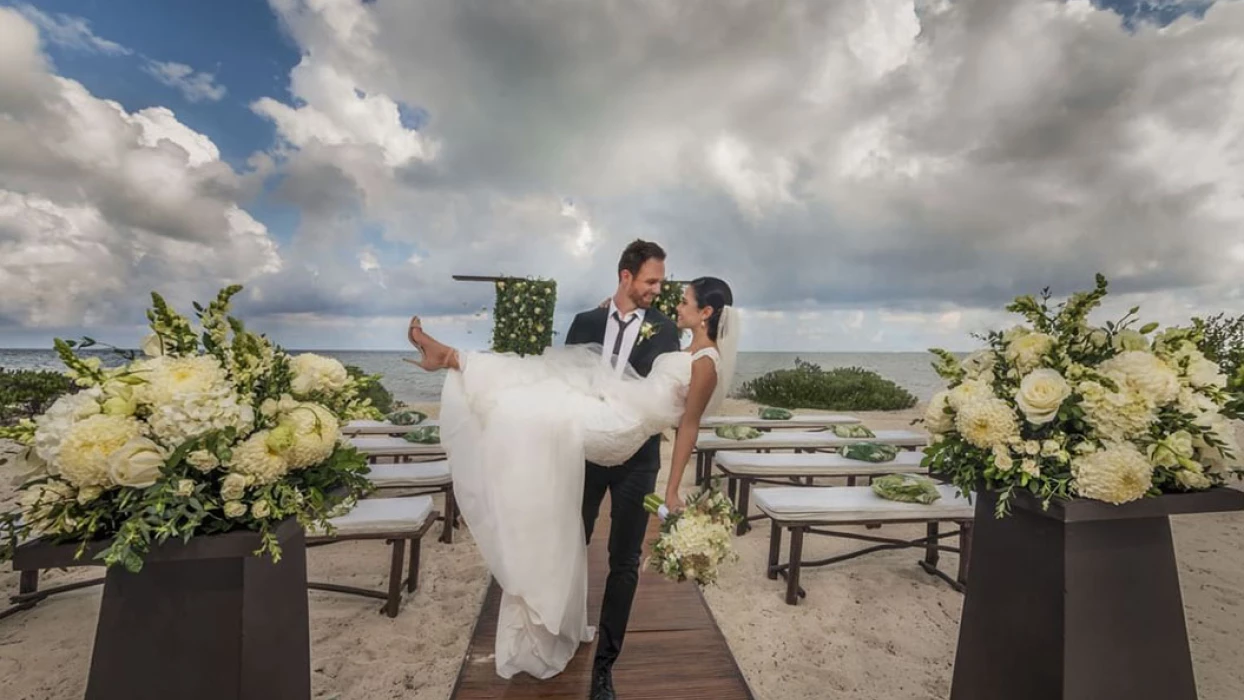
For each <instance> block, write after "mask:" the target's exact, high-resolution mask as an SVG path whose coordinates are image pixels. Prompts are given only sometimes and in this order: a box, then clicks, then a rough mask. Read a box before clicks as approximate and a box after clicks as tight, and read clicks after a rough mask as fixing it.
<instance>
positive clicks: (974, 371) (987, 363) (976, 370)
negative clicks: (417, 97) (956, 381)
mask: <svg viewBox="0 0 1244 700" xmlns="http://www.w3.org/2000/svg"><path fill="white" fill-rule="evenodd" d="M997 361H998V358H997V357H996V356H995V355H994V353H993V351H992V350H977V351H976V352H973V353H972V354H970V355H968V356H967V357H965V358H964V359H963V365H962V366H963V372H964V376H965V377H966V378H967V379H980V380H982V381H985V382H992V381H993V380H994V372H993V371H994V366H995V365H996V364H997Z"/></svg>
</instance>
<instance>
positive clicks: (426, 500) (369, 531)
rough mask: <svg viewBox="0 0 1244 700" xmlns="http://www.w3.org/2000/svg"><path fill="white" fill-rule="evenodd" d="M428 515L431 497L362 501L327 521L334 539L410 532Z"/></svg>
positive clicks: (367, 499)
mask: <svg viewBox="0 0 1244 700" xmlns="http://www.w3.org/2000/svg"><path fill="white" fill-rule="evenodd" d="M431 514H432V497H431V496H402V497H399V498H364V499H363V500H361V501H359V502H358V505H356V506H355V507H354V509H353V510H351V511H350V512H349V513H346V514H345V515H342V516H339V517H336V518H333V519H332V520H330V521H329V522H330V523H332V524H333V527H334V528H336V530H337V533H336V536H337V537H350V536H356V535H375V534H382V533H389V532H414V531H417V530H419V528H421V527H423V524H424V522H425V521H427V519H428V516H429V515H431ZM308 534H312V535H321V534H322V533H308Z"/></svg>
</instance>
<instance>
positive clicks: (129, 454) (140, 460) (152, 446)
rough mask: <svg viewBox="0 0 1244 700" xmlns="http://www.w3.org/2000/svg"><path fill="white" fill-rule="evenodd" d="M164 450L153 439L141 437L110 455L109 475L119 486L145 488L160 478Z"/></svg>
mask: <svg viewBox="0 0 1244 700" xmlns="http://www.w3.org/2000/svg"><path fill="white" fill-rule="evenodd" d="M164 459H165V457H164V451H163V450H162V449H160V446H159V445H157V444H156V443H155V442H153V441H152V440H150V439H148V438H145V437H139V438H134V439H132V440H130V441H129V442H127V443H125V445H124V446H122V447H121V449H119V450H117V451H115V452H113V453H112V454H110V455H109V456H108V476H109V478H111V479H112V482H113V483H114V484H116V485H118V486H132V487H134V488H139V489H145V488H147V487H148V486H150V485H152V484H154V483H155V482H156V479H158V478H160V468H161V467H163V466H164Z"/></svg>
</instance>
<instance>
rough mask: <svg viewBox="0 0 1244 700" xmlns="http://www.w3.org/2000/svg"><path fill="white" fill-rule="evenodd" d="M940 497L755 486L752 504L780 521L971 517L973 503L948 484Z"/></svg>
mask: <svg viewBox="0 0 1244 700" xmlns="http://www.w3.org/2000/svg"><path fill="white" fill-rule="evenodd" d="M937 490H938V491H940V492H941V494H942V497H941V498H940V499H939V500H937V501H936V502H934V503H932V504H930V505H924V504H921V503H903V502H900V501H888V500H886V499H884V498H881V497H880V496H878V495H877V494H875V493H873V490H872V487H870V486H781V487H776V488H762V489H756V491H755V492H754V495H753V499H754V500H755V503H756V507H757V508H759V509H760V511H761V512H762V513H764V514H765V515H767V516H769V517H770V518H772V519H774V520H777V521H781V522H800V523H824V524H827V525H829V524H849V523H861V522H895V523H901V522H924V521H926V520H943V519H945V520H971V519H972V515H973V513H974V512H975V506H974V505H973V504H972V503H968V500H967V498H965V497H963V496H956V495H955V494H956V489H955V487H954V486H952V485H950V484H939V485H938V487H937Z"/></svg>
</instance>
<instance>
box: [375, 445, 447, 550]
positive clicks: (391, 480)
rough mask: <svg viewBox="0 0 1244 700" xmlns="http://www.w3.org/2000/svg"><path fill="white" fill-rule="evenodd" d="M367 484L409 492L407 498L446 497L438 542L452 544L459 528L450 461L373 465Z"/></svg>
mask: <svg viewBox="0 0 1244 700" xmlns="http://www.w3.org/2000/svg"><path fill="white" fill-rule="evenodd" d="M370 469H371V473H369V474H368V475H367V480H368V481H370V482H371V483H372V485H373V486H375V487H376V489H378V490H384V489H403V490H406V489H410V490H411V494H410V495H421V494H432V493H443V494H445V514H444V515H442V516H439V519H440V520H441V521H442V522H443V523H444V526H443V527H442V528H441V537H440V540H441V542H445V543H447V544H452V543H453V541H454V529H455V528H457V527H458V520H459V518H458V502H457V501H456V500H454V482H453V478H452V477H451V476H450V474H449V460H446V459H438V460H433V461H430V462H400V463H396V464H373V465H371V466H370Z"/></svg>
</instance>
